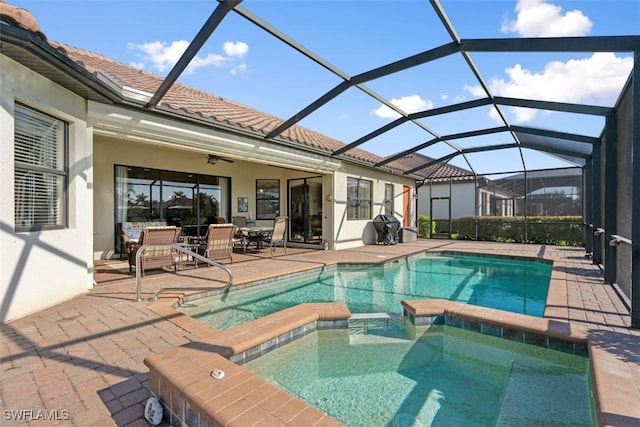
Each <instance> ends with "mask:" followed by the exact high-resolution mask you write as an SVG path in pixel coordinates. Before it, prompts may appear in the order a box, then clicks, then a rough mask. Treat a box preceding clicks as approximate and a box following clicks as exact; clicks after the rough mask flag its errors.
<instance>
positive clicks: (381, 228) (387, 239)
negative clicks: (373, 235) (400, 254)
mask: <svg viewBox="0 0 640 427" xmlns="http://www.w3.org/2000/svg"><path fill="white" fill-rule="evenodd" d="M373 226H374V227H375V229H376V232H377V233H378V241H377V243H384V244H385V245H395V244H396V243H398V231H400V221H398V220H397V219H396V218H395V217H394V216H393V215H378V216H377V217H375V218H374V219H373Z"/></svg>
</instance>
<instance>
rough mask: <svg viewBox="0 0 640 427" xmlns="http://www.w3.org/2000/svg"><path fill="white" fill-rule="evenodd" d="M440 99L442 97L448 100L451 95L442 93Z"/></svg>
mask: <svg viewBox="0 0 640 427" xmlns="http://www.w3.org/2000/svg"><path fill="white" fill-rule="evenodd" d="M440 99H442V100H443V101H446V100H447V99H449V95H447V94H446V93H443V94H441V95H440Z"/></svg>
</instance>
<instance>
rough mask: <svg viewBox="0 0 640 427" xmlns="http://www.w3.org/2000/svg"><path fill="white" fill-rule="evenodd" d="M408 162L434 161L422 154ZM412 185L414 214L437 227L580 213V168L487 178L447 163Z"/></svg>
mask: <svg viewBox="0 0 640 427" xmlns="http://www.w3.org/2000/svg"><path fill="white" fill-rule="evenodd" d="M412 157H414V158H409V159H408V160H407V161H408V162H412V163H415V164H420V163H423V164H424V163H430V162H434V160H433V159H430V158H428V157H426V156H423V155H421V154H413V155H412ZM425 175H427V178H425V179H423V180H422V181H421V182H420V183H419V184H418V185H417V194H418V207H417V209H418V214H419V215H427V216H429V217H431V218H432V219H433V220H435V221H436V223H440V224H445V228H446V225H447V224H448V223H449V221H450V220H455V219H459V218H462V217H475V216H503V217H508V216H516V215H524V214H525V212H526V215H528V216H554V215H555V216H563V215H564V216H566V215H574V216H575V215H581V213H582V180H583V178H582V168H580V167H568V168H561V169H546V170H534V171H528V172H526V173H517V174H508V175H506V176H504V177H502V178H495V177H494V179H489V178H487V177H486V176H481V175H475V174H474V173H473V172H472V171H469V170H466V169H463V168H459V167H457V166H453V165H449V164H438V165H434V166H433V167H432V168H431V169H429V170H427V171H426V173H425Z"/></svg>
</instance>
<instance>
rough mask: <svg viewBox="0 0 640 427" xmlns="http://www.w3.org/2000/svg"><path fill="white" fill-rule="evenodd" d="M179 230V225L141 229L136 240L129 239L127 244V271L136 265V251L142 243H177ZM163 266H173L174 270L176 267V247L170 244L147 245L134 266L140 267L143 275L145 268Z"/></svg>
mask: <svg viewBox="0 0 640 427" xmlns="http://www.w3.org/2000/svg"><path fill="white" fill-rule="evenodd" d="M180 231H181V229H180V227H175V226H164V227H146V228H145V229H143V230H142V233H140V238H139V239H138V241H137V242H133V241H130V242H129V243H128V245H127V256H128V259H129V271H133V266H134V265H136V253H137V252H138V250H139V249H140V248H141V247H142V246H143V245H155V244H162V243H165V244H172V243H177V242H178V238H179V237H180ZM163 267H173V270H174V271H176V270H177V269H178V252H177V250H176V249H174V248H172V247H170V246H166V247H160V246H158V247H147V248H145V249H144V250H143V253H142V254H141V256H140V265H139V266H136V268H140V272H141V274H142V276H144V272H145V270H148V269H151V268H163Z"/></svg>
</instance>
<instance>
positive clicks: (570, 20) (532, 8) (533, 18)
mask: <svg viewBox="0 0 640 427" xmlns="http://www.w3.org/2000/svg"><path fill="white" fill-rule="evenodd" d="M515 10H516V15H517V16H516V18H515V19H513V20H510V19H509V17H506V18H505V19H504V20H503V23H502V27H501V31H502V32H503V33H517V34H518V35H520V36H521V37H566V36H584V35H586V34H588V33H589V31H591V27H593V22H592V21H591V20H590V19H589V18H588V17H587V16H585V15H584V14H583V13H582V12H581V11H580V10H577V9H574V10H570V11H568V12H566V13H564V12H563V10H562V7H560V6H556V5H554V4H552V3H548V2H546V1H545V0H519V1H518V3H517V4H516V7H515Z"/></svg>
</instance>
